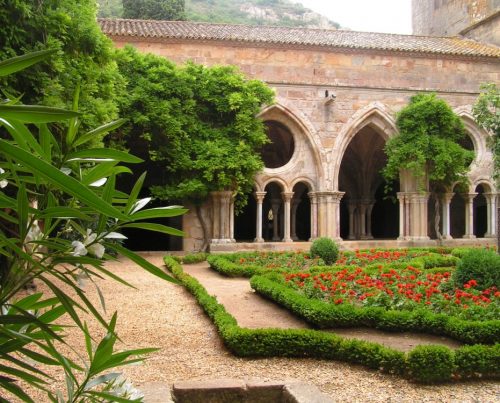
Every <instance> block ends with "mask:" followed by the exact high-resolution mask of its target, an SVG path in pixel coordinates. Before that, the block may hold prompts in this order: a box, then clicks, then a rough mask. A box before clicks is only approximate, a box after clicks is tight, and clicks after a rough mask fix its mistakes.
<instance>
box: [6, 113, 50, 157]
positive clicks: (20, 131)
mask: <svg viewBox="0 0 500 403" xmlns="http://www.w3.org/2000/svg"><path fill="white" fill-rule="evenodd" d="M0 123H1V124H3V125H4V126H5V128H6V129H7V131H8V132H9V134H10V135H11V136H12V138H13V139H14V141H15V142H16V143H17V144H18V145H19V146H20V147H21V148H24V149H25V150H29V151H31V150H33V151H35V152H36V153H37V154H38V155H39V156H42V157H43V156H44V155H45V153H44V150H43V148H42V147H41V146H40V144H39V143H38V141H37V140H36V139H35V137H34V136H33V134H32V133H31V132H30V131H29V130H28V128H27V127H26V126H25V125H24V124H23V123H20V122H16V121H15V120H10V121H8V120H5V119H0Z"/></svg>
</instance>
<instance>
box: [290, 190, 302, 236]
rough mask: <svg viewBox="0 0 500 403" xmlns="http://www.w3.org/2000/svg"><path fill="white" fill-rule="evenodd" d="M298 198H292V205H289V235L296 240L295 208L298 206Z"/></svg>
mask: <svg viewBox="0 0 500 403" xmlns="http://www.w3.org/2000/svg"><path fill="white" fill-rule="evenodd" d="M299 204H300V199H296V198H295V197H293V198H292V206H291V212H290V214H291V218H290V220H291V221H290V235H291V238H292V240H294V241H298V240H299V238H298V237H297V208H298V207H299Z"/></svg>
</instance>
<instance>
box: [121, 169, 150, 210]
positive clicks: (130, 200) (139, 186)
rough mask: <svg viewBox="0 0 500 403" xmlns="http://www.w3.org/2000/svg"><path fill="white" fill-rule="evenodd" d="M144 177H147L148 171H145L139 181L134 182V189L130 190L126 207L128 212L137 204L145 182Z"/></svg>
mask: <svg viewBox="0 0 500 403" xmlns="http://www.w3.org/2000/svg"><path fill="white" fill-rule="evenodd" d="M144 179H146V172H143V173H142V175H141V176H140V177H139V179H137V181H136V182H135V184H134V187H133V188H132V191H131V192H130V196H129V197H128V201H127V206H126V207H125V212H126V213H127V214H129V213H130V211H132V208H133V207H134V205H135V202H136V200H137V198H138V197H139V193H140V191H141V189H142V185H143V184H144Z"/></svg>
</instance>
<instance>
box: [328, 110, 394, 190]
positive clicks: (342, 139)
mask: <svg viewBox="0 0 500 403" xmlns="http://www.w3.org/2000/svg"><path fill="white" fill-rule="evenodd" d="M393 116H394V112H393V111H392V110H391V109H389V108H388V107H387V106H386V105H384V104H383V103H381V102H378V101H376V102H372V103H370V104H369V105H367V106H366V107H364V108H362V109H359V110H358V111H356V113H354V115H353V116H352V117H351V119H350V120H349V121H348V122H347V123H346V124H345V125H344V126H343V127H342V130H341V131H340V133H339V134H338V136H337V138H336V141H335V146H334V147H333V149H332V150H331V153H332V155H331V157H332V158H331V160H332V166H331V167H330V169H329V170H328V172H329V173H330V175H333V181H332V182H333V183H332V185H333V189H334V190H335V189H338V186H339V174H340V164H341V163H342V158H343V157H344V153H345V151H346V149H347V147H348V146H349V143H350V142H351V140H352V139H353V138H354V136H355V135H356V134H357V133H358V132H359V131H360V130H361V129H363V128H364V127H366V126H370V127H372V128H374V129H375V130H376V131H377V132H378V133H379V134H380V135H381V136H382V137H383V138H384V140H386V141H387V140H389V139H390V138H391V137H394V136H395V135H396V134H397V132H398V130H397V128H396V121H395V119H394V117H393Z"/></svg>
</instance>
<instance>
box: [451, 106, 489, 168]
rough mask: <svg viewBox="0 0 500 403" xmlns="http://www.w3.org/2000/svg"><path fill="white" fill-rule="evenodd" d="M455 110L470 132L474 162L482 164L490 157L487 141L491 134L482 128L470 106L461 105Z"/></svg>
mask: <svg viewBox="0 0 500 403" xmlns="http://www.w3.org/2000/svg"><path fill="white" fill-rule="evenodd" d="M454 112H455V113H456V114H457V115H458V116H460V118H461V119H462V122H463V123H464V125H465V129H466V130H467V133H468V134H469V136H470V138H471V140H472V143H473V145H474V154H475V157H474V162H473V164H474V163H475V164H481V162H483V161H485V160H487V159H489V157H488V153H489V150H488V146H487V141H488V137H489V134H488V132H486V131H485V130H484V129H482V128H480V127H479V126H478V125H477V124H476V122H475V120H474V116H472V113H471V107H470V106H460V107H458V108H455V109H454Z"/></svg>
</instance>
